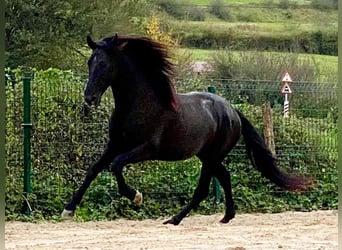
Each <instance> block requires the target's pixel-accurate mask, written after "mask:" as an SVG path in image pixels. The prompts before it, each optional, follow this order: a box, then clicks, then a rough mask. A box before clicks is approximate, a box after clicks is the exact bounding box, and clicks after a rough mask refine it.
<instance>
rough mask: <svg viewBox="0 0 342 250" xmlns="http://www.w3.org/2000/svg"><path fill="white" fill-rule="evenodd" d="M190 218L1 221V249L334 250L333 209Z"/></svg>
mask: <svg viewBox="0 0 342 250" xmlns="http://www.w3.org/2000/svg"><path fill="white" fill-rule="evenodd" d="M222 216H223V215H222V214H215V215H210V216H203V215H192V216H189V217H187V218H185V219H184V220H183V221H182V223H181V224H180V225H179V226H173V225H163V224H162V222H163V221H164V220H165V219H167V218H164V219H163V220H162V219H160V220H143V221H132V220H125V219H119V220H115V221H97V222H73V221H66V222H59V223H25V222H6V224H5V226H6V229H5V246H6V249H16V250H21V249H30V250H31V249H42V250H43V249H44V250H46V249H92V250H93V249H94V250H96V249H120V250H124V249H166V250H167V249H196V250H197V249H210V250H215V249H225V250H249V249H253V250H254V249H258V250H259V249H260V250H267V249H272V250H274V249H296V250H298V249H301V250H323V249H329V250H330V249H331V250H337V249H338V243H337V242H338V230H337V224H338V218H337V211H315V212H285V213H278V214H238V215H237V216H236V218H235V219H234V220H232V221H231V222H230V223H228V224H221V223H219V220H220V219H221V218H222Z"/></svg>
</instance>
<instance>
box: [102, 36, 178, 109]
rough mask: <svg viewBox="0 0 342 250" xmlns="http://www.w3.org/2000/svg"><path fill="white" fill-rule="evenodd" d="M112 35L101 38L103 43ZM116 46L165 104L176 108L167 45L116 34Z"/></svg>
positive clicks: (172, 67) (109, 39)
mask: <svg viewBox="0 0 342 250" xmlns="http://www.w3.org/2000/svg"><path fill="white" fill-rule="evenodd" d="M113 39H114V37H108V38H105V39H103V42H104V43H105V44H109V43H110V41H113ZM116 46H117V47H120V46H121V47H122V49H121V50H122V52H123V53H124V54H125V55H126V56H127V57H128V58H129V59H130V61H131V62H132V64H133V65H134V66H135V67H137V68H139V69H140V72H143V73H144V77H146V79H147V81H148V83H149V85H150V86H151V88H152V89H153V90H154V91H155V93H156V95H157V96H158V97H160V100H161V102H162V103H163V104H165V106H167V107H168V108H171V109H173V110H176V109H177V106H178V102H177V98H176V95H175V89H174V85H173V82H172V80H171V78H172V77H173V75H174V65H173V64H172V63H171V62H170V57H169V55H168V50H167V47H166V46H165V45H163V44H161V43H158V42H155V41H152V40H151V39H149V38H146V37H134V36H118V37H117V45H116Z"/></svg>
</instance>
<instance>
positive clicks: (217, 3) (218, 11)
mask: <svg viewBox="0 0 342 250" xmlns="http://www.w3.org/2000/svg"><path fill="white" fill-rule="evenodd" d="M210 13H212V14H213V15H215V16H217V17H218V18H220V19H222V20H225V21H229V20H231V15H230V12H229V10H228V7H227V6H225V2H224V1H222V0H213V1H211V2H210Z"/></svg>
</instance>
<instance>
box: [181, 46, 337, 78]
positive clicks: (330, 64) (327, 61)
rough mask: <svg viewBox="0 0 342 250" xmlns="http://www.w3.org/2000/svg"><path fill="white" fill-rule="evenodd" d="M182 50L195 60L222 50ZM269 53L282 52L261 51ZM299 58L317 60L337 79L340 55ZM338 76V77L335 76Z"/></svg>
mask: <svg viewBox="0 0 342 250" xmlns="http://www.w3.org/2000/svg"><path fill="white" fill-rule="evenodd" d="M180 50H181V51H185V50H186V51H187V52H189V53H190V54H191V59H192V60H193V61H210V60H212V58H213V56H214V54H215V53H219V52H220V51H222V50H204V49H180ZM232 53H234V54H236V55H238V54H239V53H240V52H239V51H232ZM260 53H268V54H270V55H276V54H280V53H279V52H260ZM299 58H301V59H303V60H309V59H310V60H312V61H314V62H316V63H317V64H318V65H319V67H320V68H321V69H322V73H323V74H324V75H326V76H329V77H328V78H329V79H336V80H337V73H338V57H337V56H327V55H313V54H299ZM334 76H336V77H334Z"/></svg>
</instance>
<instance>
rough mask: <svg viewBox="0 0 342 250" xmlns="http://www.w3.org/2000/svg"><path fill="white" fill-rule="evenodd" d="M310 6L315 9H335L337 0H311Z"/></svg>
mask: <svg viewBox="0 0 342 250" xmlns="http://www.w3.org/2000/svg"><path fill="white" fill-rule="evenodd" d="M311 5H312V6H313V7H314V8H317V9H336V10H337V8H338V0H311Z"/></svg>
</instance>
